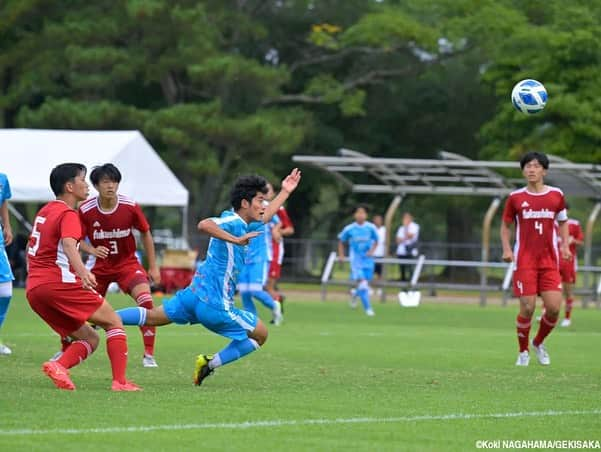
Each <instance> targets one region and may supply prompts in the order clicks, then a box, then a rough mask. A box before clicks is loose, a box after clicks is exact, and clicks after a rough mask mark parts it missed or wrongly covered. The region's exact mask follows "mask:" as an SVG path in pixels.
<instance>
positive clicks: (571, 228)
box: [555, 218, 584, 260]
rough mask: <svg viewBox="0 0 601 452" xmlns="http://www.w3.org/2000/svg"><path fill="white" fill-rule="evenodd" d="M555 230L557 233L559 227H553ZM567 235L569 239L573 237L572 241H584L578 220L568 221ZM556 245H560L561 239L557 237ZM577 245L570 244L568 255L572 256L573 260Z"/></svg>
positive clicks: (571, 219)
mask: <svg viewBox="0 0 601 452" xmlns="http://www.w3.org/2000/svg"><path fill="white" fill-rule="evenodd" d="M555 226H556V228H557V230H558V231H559V225H558V224H556V225H555ZM568 234H569V236H570V237H573V238H574V240H578V241H579V242H582V241H584V233H583V232H582V227H581V226H580V222H579V221H578V220H574V219H573V218H570V219H568ZM557 243H558V244H561V237H558V239H557ZM576 252H577V245H576V243H574V242H572V243H570V253H571V254H572V258H571V259H570V260H573V259H575V258H576Z"/></svg>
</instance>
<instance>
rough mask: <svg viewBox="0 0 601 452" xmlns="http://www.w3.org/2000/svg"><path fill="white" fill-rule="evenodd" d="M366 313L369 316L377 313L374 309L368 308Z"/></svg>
mask: <svg viewBox="0 0 601 452" xmlns="http://www.w3.org/2000/svg"><path fill="white" fill-rule="evenodd" d="M365 315H366V316H368V317H373V316H374V315H376V313H375V312H374V310H373V309H368V310H367V311H365Z"/></svg>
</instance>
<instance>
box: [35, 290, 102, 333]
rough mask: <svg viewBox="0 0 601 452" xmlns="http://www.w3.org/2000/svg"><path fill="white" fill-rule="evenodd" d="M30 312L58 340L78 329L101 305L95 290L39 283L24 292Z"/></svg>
mask: <svg viewBox="0 0 601 452" xmlns="http://www.w3.org/2000/svg"><path fill="white" fill-rule="evenodd" d="M26 296H27V300H28V301H29V305H30V306H31V309H33V310H34V311H35V312H36V314H37V315H39V316H40V317H41V318H42V319H43V320H44V321H45V322H46V323H47V324H48V325H50V327H51V328H52V329H53V330H54V331H56V332H57V333H58V334H60V336H61V337H66V336H69V335H70V334H71V333H72V332H74V331H76V330H77V329H79V328H80V327H81V326H82V325H83V324H84V323H85V322H86V320H88V319H89V318H90V317H91V316H92V314H94V313H95V312H96V311H97V310H98V308H100V306H101V305H102V303H104V298H103V297H102V295H100V294H99V293H98V292H96V291H95V290H88V289H84V288H83V287H82V286H81V285H75V284H65V283H56V284H52V283H50V284H43V285H41V286H37V287H34V288H33V289H30V290H28V291H27V293H26Z"/></svg>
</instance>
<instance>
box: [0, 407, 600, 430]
mask: <svg viewBox="0 0 601 452" xmlns="http://www.w3.org/2000/svg"><path fill="white" fill-rule="evenodd" d="M595 415H601V408H600V409H594V410H580V411H530V412H516V413H490V414H479V413H474V414H469V413H457V414H441V415H423V416H400V417H382V418H377V417H357V418H346V419H345V418H335V419H299V420H265V421H245V422H228V423H204V424H163V425H147V426H143V425H133V426H129V427H127V426H120V427H99V428H78V429H75V428H57V429H47V430H43V429H40V430H36V429H20V430H0V436H31V435H82V434H91V433H138V432H153V431H178V430H210V429H219V430H237V429H252V428H262V427H290V426H291V427H301V426H311V425H335V424H385V423H410V422H422V421H454V420H472V419H509V418H522V417H551V416H595Z"/></svg>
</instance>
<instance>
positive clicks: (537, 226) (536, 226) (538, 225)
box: [534, 221, 543, 235]
mask: <svg viewBox="0 0 601 452" xmlns="http://www.w3.org/2000/svg"><path fill="white" fill-rule="evenodd" d="M534 229H536V230H537V231H538V233H539V234H540V235H543V224H542V223H540V222H538V221H535V222H534Z"/></svg>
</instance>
